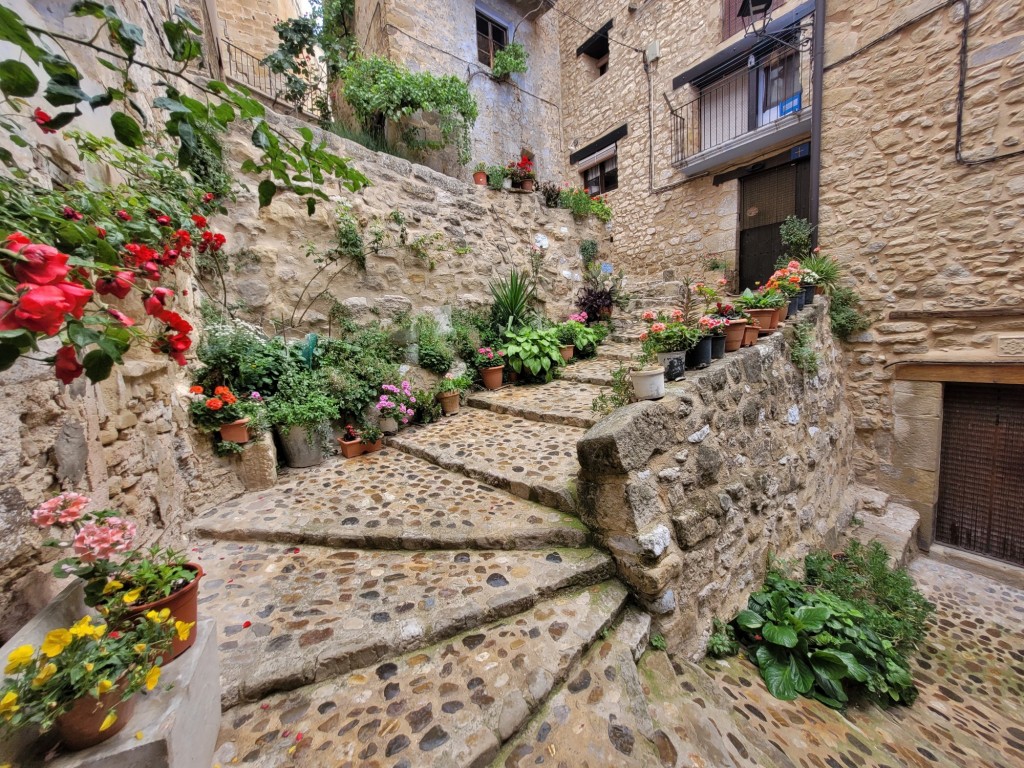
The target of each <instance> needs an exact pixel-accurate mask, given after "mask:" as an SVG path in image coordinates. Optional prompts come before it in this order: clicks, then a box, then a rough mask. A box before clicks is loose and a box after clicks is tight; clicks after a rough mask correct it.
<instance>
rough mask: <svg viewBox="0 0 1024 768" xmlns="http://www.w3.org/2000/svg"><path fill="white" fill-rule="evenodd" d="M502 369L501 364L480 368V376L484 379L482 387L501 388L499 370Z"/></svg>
mask: <svg viewBox="0 0 1024 768" xmlns="http://www.w3.org/2000/svg"><path fill="white" fill-rule="evenodd" d="M503 370H505V366H503V365H495V366H492V367H490V368H481V369H480V378H481V379H483V380H484V387H486V388H487V389H501V372H502V371H503Z"/></svg>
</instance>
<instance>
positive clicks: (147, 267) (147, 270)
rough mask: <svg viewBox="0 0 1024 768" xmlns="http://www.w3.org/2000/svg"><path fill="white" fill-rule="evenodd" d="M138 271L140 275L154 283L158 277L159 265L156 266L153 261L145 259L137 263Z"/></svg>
mask: <svg viewBox="0 0 1024 768" xmlns="http://www.w3.org/2000/svg"><path fill="white" fill-rule="evenodd" d="M139 271H140V272H141V273H142V276H143V277H144V278H146V279H147V280H149V281H150V282H152V283H155V282H156V281H157V280H159V279H160V267H158V266H157V263H156V262H155V261H147V262H145V263H143V264H140V265H139Z"/></svg>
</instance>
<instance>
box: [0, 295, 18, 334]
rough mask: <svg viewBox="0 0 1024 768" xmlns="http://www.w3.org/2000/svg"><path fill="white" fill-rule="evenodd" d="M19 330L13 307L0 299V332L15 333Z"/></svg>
mask: <svg viewBox="0 0 1024 768" xmlns="http://www.w3.org/2000/svg"><path fill="white" fill-rule="evenodd" d="M20 328H21V326H20V325H18V323H17V321H16V320H15V317H14V305H13V304H11V302H9V301H4V300H3V299H0V331H17V330H19V329H20Z"/></svg>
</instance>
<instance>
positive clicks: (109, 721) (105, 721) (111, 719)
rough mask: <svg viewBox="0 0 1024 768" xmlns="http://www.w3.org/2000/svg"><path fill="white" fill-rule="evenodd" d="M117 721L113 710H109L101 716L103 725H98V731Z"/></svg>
mask: <svg viewBox="0 0 1024 768" xmlns="http://www.w3.org/2000/svg"><path fill="white" fill-rule="evenodd" d="M116 722H117V713H116V712H114V710H110V712H108V713H107V716H106V717H105V718H103V725H101V726H100V733H102V732H103V731H105V730H107V728H109V727H110V726H112V725H113V724H114V723H116Z"/></svg>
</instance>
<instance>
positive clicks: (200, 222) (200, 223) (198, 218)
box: [192, 213, 206, 229]
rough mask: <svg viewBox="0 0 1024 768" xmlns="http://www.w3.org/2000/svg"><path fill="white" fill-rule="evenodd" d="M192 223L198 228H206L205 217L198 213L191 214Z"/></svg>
mask: <svg viewBox="0 0 1024 768" xmlns="http://www.w3.org/2000/svg"><path fill="white" fill-rule="evenodd" d="M192 223H193V224H195V225H196V226H197V227H199V229H206V217H205V216H203V215H202V214H199V213H193V214H192Z"/></svg>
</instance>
